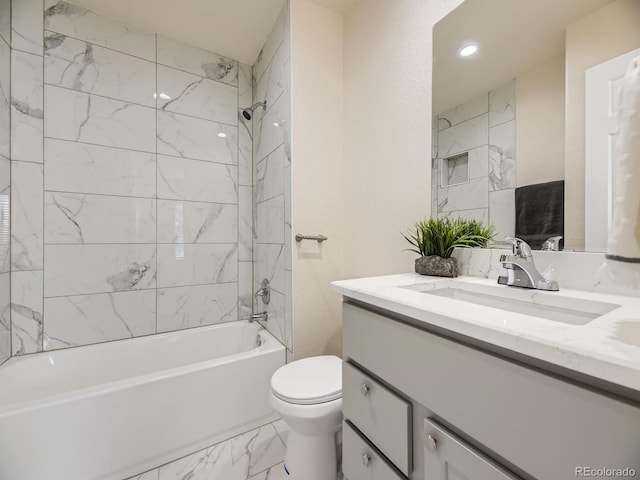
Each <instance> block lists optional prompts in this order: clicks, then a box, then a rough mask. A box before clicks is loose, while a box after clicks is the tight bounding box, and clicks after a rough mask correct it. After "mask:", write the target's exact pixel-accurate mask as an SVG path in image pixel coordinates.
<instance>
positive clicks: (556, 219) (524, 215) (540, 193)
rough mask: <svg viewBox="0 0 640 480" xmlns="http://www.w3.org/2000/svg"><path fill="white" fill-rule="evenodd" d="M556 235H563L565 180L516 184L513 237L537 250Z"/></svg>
mask: <svg viewBox="0 0 640 480" xmlns="http://www.w3.org/2000/svg"><path fill="white" fill-rule="evenodd" d="M556 235H562V236H563V237H564V180H559V181H556V182H547V183H538V184H536V185H527V186H525V187H519V188H516V237H518V238H521V239H522V240H524V241H525V242H527V243H528V244H529V245H531V248H533V249H536V250H539V249H540V247H541V246H542V244H543V243H544V241H545V240H547V239H548V238H549V237H554V236H556Z"/></svg>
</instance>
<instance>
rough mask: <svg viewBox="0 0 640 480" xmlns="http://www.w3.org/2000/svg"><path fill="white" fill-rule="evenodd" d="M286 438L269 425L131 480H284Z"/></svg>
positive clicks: (279, 425) (282, 429)
mask: <svg viewBox="0 0 640 480" xmlns="http://www.w3.org/2000/svg"><path fill="white" fill-rule="evenodd" d="M286 438H287V429H286V426H285V425H284V423H283V422H282V421H278V422H274V423H270V424H267V425H264V426H263V427H260V428H257V429H255V430H251V431H249V432H246V433H243V434H241V435H238V436H237V437H234V438H231V439H229V440H226V441H224V442H221V443H218V444H216V445H213V446H211V447H209V448H206V449H204V450H200V451H199V452H195V453H193V454H191V455H188V456H186V457H183V458H180V459H178V460H176V461H174V462H171V463H168V464H166V465H163V466H161V467H159V468H156V469H154V470H151V471H148V472H145V473H142V474H140V475H136V476H135V477H131V478H129V479H128V480H211V479H224V480H267V479H268V480H285V479H286V478H287V474H286V473H285V470H284V454H285V448H286V447H285V445H286Z"/></svg>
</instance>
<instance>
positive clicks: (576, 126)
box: [564, 0, 640, 250]
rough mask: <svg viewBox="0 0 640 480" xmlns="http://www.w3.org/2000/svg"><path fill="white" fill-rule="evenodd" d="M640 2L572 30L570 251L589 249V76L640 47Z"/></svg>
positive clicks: (609, 9) (613, 7)
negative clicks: (586, 238) (588, 72)
mask: <svg viewBox="0 0 640 480" xmlns="http://www.w3.org/2000/svg"><path fill="white" fill-rule="evenodd" d="M639 25H640V1H638V0H618V1H617V2H614V3H612V4H610V5H608V6H606V7H605V8H603V9H601V10H599V11H597V12H595V13H593V14H592V15H589V16H587V17H585V18H583V19H581V20H579V21H578V22H576V23H574V24H572V25H570V26H569V27H568V28H567V36H566V60H567V65H566V75H567V78H566V88H567V104H566V127H565V128H566V130H565V143H566V146H565V154H566V155H565V158H566V162H565V178H566V181H565V182H566V183H565V215H564V218H565V248H576V249H578V250H582V249H584V109H585V107H584V95H585V93H584V88H585V87H584V84H585V80H584V72H585V70H586V69H587V68H589V67H592V66H594V65H597V64H599V63H602V62H604V61H605V60H609V59H610V58H613V57H617V56H618V55H622V54H623V53H627V52H629V51H631V50H633V49H635V48H638V47H640V26H639Z"/></svg>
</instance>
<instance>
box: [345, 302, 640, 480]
mask: <svg viewBox="0 0 640 480" xmlns="http://www.w3.org/2000/svg"><path fill="white" fill-rule="evenodd" d="M343 320H344V329H343V342H344V355H343V359H344V365H345V367H344V373H345V375H344V377H343V384H344V385H343V405H344V409H343V410H344V417H345V435H344V440H343V442H344V447H343V470H344V474H345V478H346V479H348V480H379V479H380V480H381V479H390V480H397V479H402V478H404V479H407V478H408V479H410V480H445V479H448V480H452V479H456V480H513V479H524V480H533V479H536V480H565V479H567V480H569V479H575V478H580V475H579V474H578V473H577V472H579V471H586V470H585V469H600V468H609V469H616V468H620V469H624V468H627V469H632V470H635V472H636V476H637V477H640V406H639V405H638V404H637V403H635V402H634V401H632V400H630V399H626V398H621V397H617V396H615V395H612V394H610V393H608V392H605V391H601V390H597V389H594V388H593V387H586V386H584V384H582V383H578V382H577V381H575V380H573V379H570V378H568V377H560V376H557V375H555V374H552V373H550V372H548V371H545V370H544V369H541V368H540V365H538V366H536V367H533V366H531V365H528V364H526V363H521V362H516V361H514V360H512V359H508V358H506V357H505V356H502V355H497V354H494V353H490V352H488V351H486V350H484V349H483V348H482V346H477V345H474V344H473V343H466V342H461V341H460V340H455V339H453V338H449V337H448V336H447V334H446V332H442V331H438V332H437V333H436V332H434V331H430V330H429V325H428V324H424V322H414V321H412V319H411V318H405V317H400V316H399V315H397V314H395V313H390V312H386V311H380V310H375V309H373V308H371V307H369V306H368V305H366V304H359V303H358V304H356V303H349V302H345V303H344V304H343ZM367 382H369V383H368V385H374V386H375V389H378V388H383V389H384V390H382V391H383V392H384V393H385V396H386V397H387V398H385V400H384V401H381V402H379V403H377V404H375V405H373V406H372V405H369V404H366V403H363V400H362V398H364V397H365V395H363V392H362V390H366V389H363V384H365V383H367ZM372 382H375V383H372ZM373 390H374V389H370V390H369V392H367V393H371V392H372V391H373ZM402 405H405V406H406V407H407V409H406V410H402V408H401V407H402ZM403 411H406V415H408V416H409V418H410V419H409V420H408V421H407V422H406V423H403V421H402V418H403V416H402V415H403V414H402V412H403ZM388 421H392V422H393V423H394V425H393V426H386V427H385V426H384V425H385V422H388ZM405 425H406V426H405ZM385 432H386V433H387V435H385ZM403 434H404V435H403ZM405 439H406V440H407V441H408V444H407V448H408V449H409V453H408V455H409V459H410V463H409V464H408V468H404V467H403V465H402V462H401V459H402V458H403V457H402V455H399V453H400V454H401V453H402V452H403V448H404V443H403V442H404V440H405ZM363 455H368V457H364V463H367V461H366V460H367V458H369V462H368V465H369V467H367V466H366V465H364V464H363ZM372 459H373V460H372ZM374 464H379V465H381V467H380V468H377V469H374V468H371V467H372V466H373V465H374ZM382 467H388V468H386V469H385V468H382ZM579 469H583V470H579ZM382 471H384V473H381V472H382ZM596 478H597V477H596Z"/></svg>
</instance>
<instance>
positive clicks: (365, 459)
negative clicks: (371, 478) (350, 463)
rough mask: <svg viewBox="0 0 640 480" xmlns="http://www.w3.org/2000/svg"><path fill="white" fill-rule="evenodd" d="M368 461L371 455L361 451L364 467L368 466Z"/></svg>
mask: <svg viewBox="0 0 640 480" xmlns="http://www.w3.org/2000/svg"><path fill="white" fill-rule="evenodd" d="M370 461H371V456H369V454H367V453H363V454H362V464H363V465H364V466H365V467H368V466H369V462H370Z"/></svg>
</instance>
